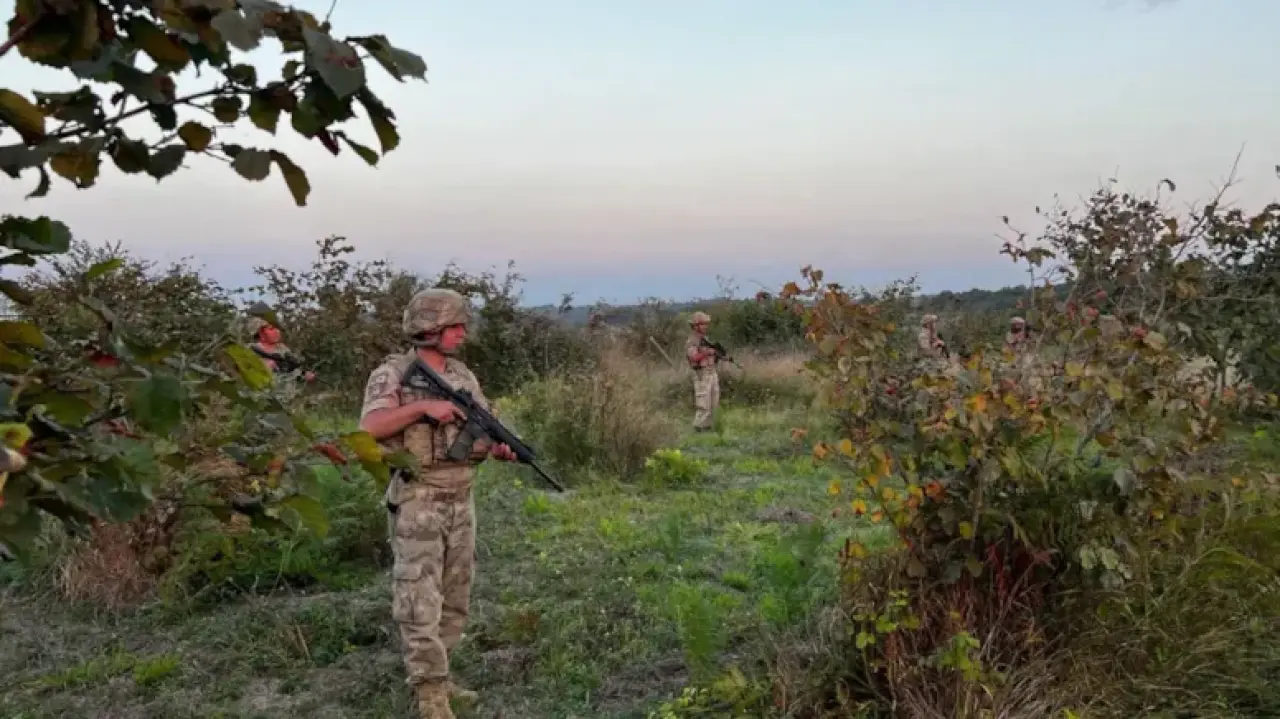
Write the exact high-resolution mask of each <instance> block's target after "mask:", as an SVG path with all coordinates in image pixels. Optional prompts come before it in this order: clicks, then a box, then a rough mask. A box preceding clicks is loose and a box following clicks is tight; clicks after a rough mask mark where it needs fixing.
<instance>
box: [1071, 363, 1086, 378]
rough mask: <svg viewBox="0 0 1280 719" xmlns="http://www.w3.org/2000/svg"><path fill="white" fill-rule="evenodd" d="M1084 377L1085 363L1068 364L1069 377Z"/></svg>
mask: <svg viewBox="0 0 1280 719" xmlns="http://www.w3.org/2000/svg"><path fill="white" fill-rule="evenodd" d="M1083 375H1084V363H1083V362H1068V363H1067V376H1068V377H1080V376H1083Z"/></svg>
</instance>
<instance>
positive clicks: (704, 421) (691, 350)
mask: <svg viewBox="0 0 1280 719" xmlns="http://www.w3.org/2000/svg"><path fill="white" fill-rule="evenodd" d="M710 321H711V316H710V315H708V314H707V313H705V312H694V313H693V316H692V317H690V318H689V324H690V326H692V325H696V324H699V323H702V322H710ZM702 337H703V335H701V334H699V333H697V332H692V333H690V334H689V339H688V340H686V341H685V343H684V355H685V359H686V360H688V361H689V366H690V367H691V368H693V406H694V414H693V426H694V429H697V430H707V429H711V427H712V422H713V421H714V418H715V411H716V408H717V407H719V406H720V374H719V373H718V372H717V371H716V357H715V356H714V355H712V356H709V357H704V358H703V359H702V360H701V361H699V362H695V361H694V359H693V356H694V354H696V353H697V352H698V350H699V349H700V348H701V347H700V345H701V342H702Z"/></svg>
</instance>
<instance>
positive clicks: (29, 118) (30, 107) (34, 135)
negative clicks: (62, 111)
mask: <svg viewBox="0 0 1280 719" xmlns="http://www.w3.org/2000/svg"><path fill="white" fill-rule="evenodd" d="M0 121H3V122H4V123H5V124H7V125H9V126H10V127H12V128H13V129H15V130H17V131H18V134H19V135H22V139H23V140H25V141H27V142H28V143H32V142H35V141H38V140H43V139H44V135H45V133H44V113H43V112H41V111H40V108H38V107H36V106H35V105H34V104H33V103H32V102H31V101H30V100H28V99H27V98H25V97H23V96H22V95H19V94H18V93H16V92H14V91H13V90H0Z"/></svg>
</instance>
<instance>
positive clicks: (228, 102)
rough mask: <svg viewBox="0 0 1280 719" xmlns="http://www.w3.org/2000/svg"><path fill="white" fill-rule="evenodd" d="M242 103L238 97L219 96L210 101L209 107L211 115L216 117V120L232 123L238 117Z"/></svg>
mask: <svg viewBox="0 0 1280 719" xmlns="http://www.w3.org/2000/svg"><path fill="white" fill-rule="evenodd" d="M241 106H242V103H241V101H240V98H239V97H235V96H232V97H219V98H217V99H216V100H214V101H213V102H212V103H210V109H211V110H213V116H214V117H216V118H218V122H226V123H233V122H235V121H236V120H239V119H240V108H241Z"/></svg>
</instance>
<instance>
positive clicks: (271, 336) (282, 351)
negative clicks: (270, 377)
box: [248, 317, 316, 382]
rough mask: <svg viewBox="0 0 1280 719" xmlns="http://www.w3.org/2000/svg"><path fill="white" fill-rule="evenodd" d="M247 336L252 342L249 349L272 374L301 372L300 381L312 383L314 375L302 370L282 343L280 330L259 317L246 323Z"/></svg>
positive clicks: (294, 356)
mask: <svg viewBox="0 0 1280 719" xmlns="http://www.w3.org/2000/svg"><path fill="white" fill-rule="evenodd" d="M248 329H249V336H250V339H251V340H252V341H251V342H250V343H249V349H251V350H253V351H254V353H255V354H257V355H258V356H259V357H261V358H262V361H263V362H266V363H267V366H268V367H270V368H271V371H272V372H277V373H279V372H284V373H292V372H297V371H300V370H301V371H302V379H303V381H305V382H314V381H315V378H316V373H315V372H312V371H311V370H303V369H302V362H301V360H299V359H298V356H297V355H296V354H294V353H293V350H291V349H289V347H288V345H286V344H285V343H284V342H283V341H282V337H281V332H280V328H279V327H276V326H275V325H273V324H271V323H270V322H268V321H266V320H264V319H262V318H261V317H250V318H249V322H248Z"/></svg>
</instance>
